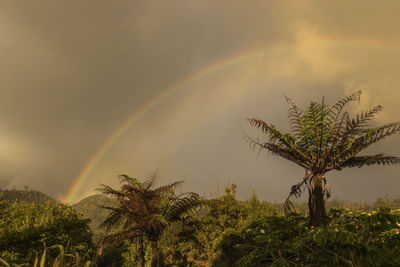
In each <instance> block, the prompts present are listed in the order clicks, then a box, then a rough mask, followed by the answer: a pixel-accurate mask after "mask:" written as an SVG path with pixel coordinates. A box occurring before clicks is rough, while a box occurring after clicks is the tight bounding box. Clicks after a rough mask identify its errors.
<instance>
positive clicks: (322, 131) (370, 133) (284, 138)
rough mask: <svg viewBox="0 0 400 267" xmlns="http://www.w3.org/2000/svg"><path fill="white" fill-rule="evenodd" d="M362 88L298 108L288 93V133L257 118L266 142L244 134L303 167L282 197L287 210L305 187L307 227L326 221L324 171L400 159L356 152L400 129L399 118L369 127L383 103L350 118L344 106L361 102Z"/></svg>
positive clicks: (254, 145) (256, 144)
mask: <svg viewBox="0 0 400 267" xmlns="http://www.w3.org/2000/svg"><path fill="white" fill-rule="evenodd" d="M360 96H361V91H358V92H355V93H352V94H350V95H348V96H346V97H345V98H343V99H341V100H340V101H338V102H336V103H335V104H334V105H332V106H328V105H326V104H325V103H324V99H323V100H322V102H321V103H317V102H311V104H310V105H309V106H308V107H307V109H306V110H304V111H303V110H301V109H300V108H298V107H297V106H296V104H295V103H294V102H293V101H292V100H291V99H289V98H287V97H286V101H287V103H288V104H289V116H288V119H289V123H290V126H291V133H285V134H284V133H281V132H280V131H279V130H277V129H276V128H275V126H273V125H271V124H269V123H266V122H264V121H263V120H260V119H257V118H250V119H248V121H249V123H250V124H251V125H252V126H254V127H256V128H258V129H259V130H261V131H262V132H263V133H264V135H265V141H259V140H258V139H254V138H251V137H248V136H246V138H247V140H248V141H249V143H250V145H251V147H252V148H253V149H256V148H258V149H260V150H263V149H266V150H268V151H270V152H272V154H275V155H278V156H281V157H283V158H285V159H287V160H289V161H291V162H294V163H295V164H297V165H299V166H301V167H302V168H304V170H305V176H304V177H303V179H302V181H301V182H300V183H298V184H296V185H294V186H292V188H291V191H290V194H289V197H288V198H287V200H286V202H285V212H286V213H288V212H290V211H291V210H292V209H293V204H292V202H291V197H292V196H294V197H298V196H300V195H301V193H302V191H303V190H305V189H307V190H308V193H309V198H308V207H309V214H310V226H319V225H320V224H327V223H328V222H329V218H328V217H327V215H326V211H325V204H324V203H325V199H326V198H328V197H329V196H330V192H329V190H328V187H327V180H326V178H325V174H326V173H327V172H329V171H332V170H342V169H343V168H352V167H359V168H360V167H363V166H369V165H376V164H378V165H394V164H399V163H400V158H398V157H395V156H387V155H384V154H376V155H369V156H360V155H359V153H360V152H361V151H363V150H364V149H366V148H368V147H369V146H370V145H372V144H374V143H376V142H378V141H380V140H382V139H383V138H385V137H387V136H390V135H392V134H395V133H398V132H399V131H400V122H394V123H388V124H385V125H383V126H380V127H371V126H370V125H369V122H370V120H371V119H372V118H374V116H375V115H376V114H377V113H378V112H380V111H381V110H382V106H376V107H374V108H371V109H368V110H365V111H363V112H361V113H360V114H356V115H355V116H354V117H351V116H350V114H349V113H348V112H347V111H345V106H346V105H347V104H349V103H350V102H359V101H360Z"/></svg>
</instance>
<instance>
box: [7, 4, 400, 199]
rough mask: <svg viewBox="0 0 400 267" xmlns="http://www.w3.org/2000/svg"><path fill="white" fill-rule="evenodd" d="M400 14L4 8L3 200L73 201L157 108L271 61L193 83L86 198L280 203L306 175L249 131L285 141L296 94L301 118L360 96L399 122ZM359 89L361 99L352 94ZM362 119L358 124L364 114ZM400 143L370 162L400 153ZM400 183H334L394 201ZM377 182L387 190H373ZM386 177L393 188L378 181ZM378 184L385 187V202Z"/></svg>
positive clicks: (271, 8)
mask: <svg viewBox="0 0 400 267" xmlns="http://www.w3.org/2000/svg"><path fill="white" fill-rule="evenodd" d="M397 5H398V4H397V2H396V1H392V2H388V4H387V5H378V4H376V3H375V2H374V1H352V2H348V1H343V2H340V1H335V2H329V3H325V2H321V1H299V2H296V3H295V2H293V1H255V2H252V3H247V2H243V1H218V2H216V1H195V2H194V1H189V2H188V1H164V2H159V1H143V2H140V1H118V2H113V3H112V4H111V3H110V2H109V1H94V0H93V1H65V2H54V1H35V2H24V3H22V2H16V1H13V2H4V3H2V4H1V6H0V25H1V26H0V33H1V35H2V40H1V41H0V60H1V65H0V78H1V81H2V82H1V93H2V95H1V97H0V138H1V139H2V142H3V144H4V145H2V146H0V160H1V167H2V168H1V171H0V186H2V187H7V186H12V185H16V186H20V187H22V186H23V185H28V186H30V187H32V188H36V189H39V190H43V191H46V192H48V193H49V194H51V195H53V196H56V197H62V196H63V195H64V194H65V193H66V191H67V188H68V187H69V186H70V185H71V184H72V181H73V180H74V179H75V178H76V177H77V175H78V173H79V172H80V170H81V169H82V168H83V167H84V166H85V165H86V163H87V162H88V161H89V159H90V158H91V157H92V155H93V154H94V153H95V151H96V150H97V149H98V148H99V147H100V146H101V144H103V143H104V142H105V140H107V138H108V137H109V136H110V135H111V134H112V133H113V132H114V131H115V130H116V129H117V128H118V127H119V126H120V125H121V124H122V123H123V122H124V121H125V120H127V119H128V118H129V117H130V116H131V115H132V114H133V113H134V112H135V111H137V110H139V109H140V108H141V107H142V106H143V105H145V103H147V102H148V101H149V100H150V99H152V98H153V97H154V96H156V95H157V94H159V93H160V92H162V91H163V90H165V89H166V88H168V87H170V86H171V85H173V84H176V83H177V82H178V81H181V80H184V79H185V78H186V77H188V76H190V75H193V74H194V73H197V72H199V71H202V70H205V69H207V68H208V66H211V65H214V64H216V63H217V62H221V61H224V60H226V59H229V58H233V57H234V56H237V55H240V54H249V52H251V51H264V52H263V55H264V56H259V57H254V58H253V59H251V60H248V61H246V62H243V63H240V64H236V65H232V66H231V67H229V68H225V69H223V70H220V71H219V72H214V73H210V74H209V75H208V76H206V77H204V78H203V79H201V80H196V81H193V82H192V83H191V84H189V85H188V86H187V87H186V88H185V89H184V90H181V91H178V92H176V93H175V94H173V95H172V96H170V97H169V98H168V99H165V100H164V101H163V102H161V103H160V104H159V105H157V106H156V107H155V108H153V109H152V110H151V111H150V112H148V113H147V114H146V115H145V116H144V117H143V118H142V119H141V120H140V121H138V122H136V123H135V124H134V125H132V127H131V128H130V129H129V130H128V131H127V132H126V133H125V134H124V135H123V136H122V137H121V138H120V139H119V140H118V142H116V143H115V145H114V146H113V147H112V148H111V149H110V150H109V151H108V153H107V154H106V155H105V156H104V157H103V158H102V159H101V161H100V162H99V163H98V165H97V166H96V168H95V169H94V171H93V173H92V174H91V175H90V177H89V180H88V181H87V182H86V184H85V186H84V187H83V188H82V191H81V192H80V196H82V195H84V194H88V193H92V192H93V188H94V187H97V185H98V183H99V182H104V183H109V184H115V182H116V181H115V176H116V175H117V174H119V173H128V174H130V175H132V176H136V177H143V176H146V175H149V174H151V173H152V172H153V171H155V170H156V169H159V170H160V175H161V176H162V178H161V181H160V183H163V182H168V181H171V180H174V179H180V178H184V179H186V180H187V185H186V186H187V189H188V190H194V191H197V192H199V193H202V194H203V193H207V194H209V193H210V192H215V191H216V186H217V184H218V187H219V189H220V190H221V191H222V188H223V187H224V186H225V184H226V183H227V181H231V182H235V183H237V184H238V185H239V190H240V193H241V194H242V196H247V195H248V194H249V193H250V191H251V189H252V188H254V189H256V191H257V193H258V194H259V195H260V196H261V197H262V198H264V199H269V200H282V199H283V198H284V197H285V196H286V194H287V192H288V188H289V186H290V185H291V184H293V183H295V182H296V181H297V179H298V178H299V177H300V176H301V175H302V174H303V172H302V170H301V169H299V168H297V167H295V166H292V165H291V164H290V163H287V162H285V161H284V160H281V159H277V158H274V157H272V156H270V157H266V156H265V155H264V156H260V157H257V156H256V153H254V152H252V151H250V150H249V149H248V147H246V145H245V143H244V141H243V139H242V136H241V134H242V132H241V129H245V130H246V131H250V132H251V133H254V132H252V131H251V129H249V127H248V125H246V122H245V121H244V119H245V118H246V117H249V116H258V117H261V118H263V119H265V120H267V121H271V122H273V123H274V124H275V125H277V126H278V127H281V128H283V129H287V122H286V116H287V115H286V106H285V103H284V99H283V97H282V94H283V93H285V94H287V95H289V96H291V97H292V98H293V99H294V100H296V101H297V102H298V103H299V105H301V106H305V105H306V104H307V103H308V102H309V101H310V100H312V99H313V100H319V99H321V97H322V96H326V98H327V99H328V100H329V101H330V102H331V103H332V102H333V101H335V100H336V99H339V98H341V97H343V96H344V95H345V94H346V93H348V92H350V91H351V90H353V89H354V90H356V89H363V90H364V95H363V101H362V103H361V105H360V106H362V107H366V106H371V105H377V104H383V105H384V106H386V109H385V111H384V115H383V116H381V117H379V119H378V121H377V123H384V122H386V121H393V120H396V114H398V112H399V108H398V105H397V104H396V100H397V99H398V97H399V93H398V92H399V91H400V90H399V88H398V87H399V86H398V84H399V79H398V77H399V76H398V73H397V72H398V71H397V70H398V69H399V65H400V55H399V49H398V48H397V47H398V40H397V39H396V38H397V37H396V36H397V25H399V18H398V16H397V15H396V13H395V11H396V10H398V7H397ZM349 88H352V89H349ZM355 110H359V109H357V108H356V109H355ZM399 148H400V146H399V142H398V139H396V137H392V138H390V139H388V140H387V142H386V143H382V144H380V145H377V146H375V147H373V148H371V151H388V152H390V153H393V154H396V153H397V151H398V150H399ZM395 173H396V168H394V167H390V168H386V169H385V170H383V169H381V168H369V169H368V170H354V171H344V172H341V173H337V174H332V179H330V181H331V184H332V187H333V192H334V193H336V192H337V195H338V196H340V197H343V198H349V199H358V200H359V199H362V200H364V199H374V198H376V197H378V196H381V195H384V194H396V191H395V188H397V187H396V186H393V184H395V185H398V181H396V174H395ZM377 176H380V177H379V181H376V179H377ZM382 176H383V177H382ZM376 184H379V186H374V185H376Z"/></svg>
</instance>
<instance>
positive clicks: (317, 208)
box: [308, 175, 330, 227]
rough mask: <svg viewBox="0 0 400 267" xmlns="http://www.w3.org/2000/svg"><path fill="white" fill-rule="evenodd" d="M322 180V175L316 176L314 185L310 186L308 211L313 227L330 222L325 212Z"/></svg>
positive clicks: (313, 181) (313, 180)
mask: <svg viewBox="0 0 400 267" xmlns="http://www.w3.org/2000/svg"><path fill="white" fill-rule="evenodd" d="M322 180H323V176H322V175H315V176H314V177H313V179H312V184H311V185H309V186H308V194H309V196H308V210H309V214H310V226H313V227H318V226H320V225H324V224H328V223H329V221H330V219H329V217H328V215H326V210H325V200H324V189H323V188H322Z"/></svg>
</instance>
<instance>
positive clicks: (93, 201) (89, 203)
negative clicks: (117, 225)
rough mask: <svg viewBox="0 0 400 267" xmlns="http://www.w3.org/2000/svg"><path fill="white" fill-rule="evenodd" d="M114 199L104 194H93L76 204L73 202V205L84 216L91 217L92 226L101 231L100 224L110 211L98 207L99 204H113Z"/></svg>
mask: <svg viewBox="0 0 400 267" xmlns="http://www.w3.org/2000/svg"><path fill="white" fill-rule="evenodd" d="M113 203H114V201H113V200H112V199H111V198H108V197H106V196H103V195H99V194H96V195H92V196H88V197H86V198H84V199H82V200H81V201H79V202H78V203H76V204H73V205H72V207H73V208H74V209H76V210H77V211H79V212H80V213H82V214H83V217H85V218H87V219H90V220H91V223H90V228H91V229H92V230H93V231H94V232H99V231H101V229H99V228H98V227H99V225H100V224H101V223H102V222H103V221H104V219H105V218H106V217H107V216H108V214H109V213H110V212H109V211H108V210H105V209H103V208H100V207H98V205H102V206H112V205H113Z"/></svg>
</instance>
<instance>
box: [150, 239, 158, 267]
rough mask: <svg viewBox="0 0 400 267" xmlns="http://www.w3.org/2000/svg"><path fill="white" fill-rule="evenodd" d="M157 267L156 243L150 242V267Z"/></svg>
mask: <svg viewBox="0 0 400 267" xmlns="http://www.w3.org/2000/svg"><path fill="white" fill-rule="evenodd" d="M157 266H158V257H157V241H154V240H153V241H151V267H157Z"/></svg>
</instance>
